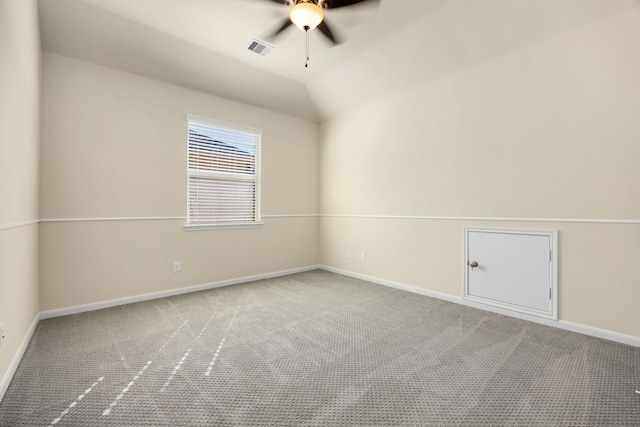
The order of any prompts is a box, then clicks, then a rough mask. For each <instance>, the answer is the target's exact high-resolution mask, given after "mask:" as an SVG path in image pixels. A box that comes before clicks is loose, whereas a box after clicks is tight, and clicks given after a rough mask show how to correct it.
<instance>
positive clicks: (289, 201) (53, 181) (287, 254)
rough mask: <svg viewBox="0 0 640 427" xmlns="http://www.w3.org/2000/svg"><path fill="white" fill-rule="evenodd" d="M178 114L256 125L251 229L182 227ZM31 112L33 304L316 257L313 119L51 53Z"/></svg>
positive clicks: (268, 269) (134, 291)
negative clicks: (37, 119)
mask: <svg viewBox="0 0 640 427" xmlns="http://www.w3.org/2000/svg"><path fill="white" fill-rule="evenodd" d="M276 95H277V94H274V96H276ZM186 114H196V115H200V116H204V117H209V118H213V119H216V120H222V121H226V122H231V123H237V124H241V125H246V126H250V127H254V128H260V129H263V151H262V215H263V222H264V226H263V227H262V228H261V229H243V230H216V231H199V232H185V231H184V230H183V226H184V224H185V219H184V217H185V216H186V163H185V161H186V118H185V115H186ZM42 115H43V118H42V148H41V177H42V190H41V196H40V203H41V209H40V213H41V218H42V219H43V223H42V224H41V238H40V269H41V287H40V288H41V292H40V310H41V311H46V310H52V309H58V308H65V307H70V306H75V305H81V304H88V303H94V302H100V301H105V300H110V299H116V298H123V297H130V296H136V295H141V294H145V293H151V292H158V291H165V290H172V289H178V288H181V287H187V286H194V285H200V284H206V283H211V282H217V281H222V280H228V279H235V278H242V277H247V276H253V275H260V274H269V273H273V272H278V271H286V270H290V269H297V268H303V267H307V266H312V265H315V264H316V262H317V246H318V245H317V226H318V220H317V218H316V217H314V216H307V215H309V214H315V213H317V211H318V206H317V202H318V197H317V196H318V189H317V187H318V141H317V139H318V125H317V124H316V123H314V122H310V121H305V120H301V119H296V118H293V117H289V116H285V115H281V114H278V113H273V112H269V111H266V110H262V109H258V108H254V107H249V106H246V105H243V104H239V103H236V102H231V101H227V100H223V99H220V98H216V97H212V96H209V95H205V94H202V93H198V92H194V91H190V90H187V89H183V88H179V87H176V86H172V85H168V84H165V83H160V82H157V81H154V80H149V79H145V78H142V77H138V76H135V75H131V74H127V73H123V72H120V71H116V70H112V69H108V68H105V67H100V66H96V65H92V64H88V63H85V62H82V61H77V60H73V59H70V58H66V57H63V56H59V55H54V54H50V53H44V54H43V96H42ZM122 218H140V219H137V220H118V221H116V220H115V219H122ZM80 219H82V220H80ZM60 220H70V221H60ZM84 220H89V221H84ZM173 261H181V262H182V272H180V273H173V272H172V263H173Z"/></svg>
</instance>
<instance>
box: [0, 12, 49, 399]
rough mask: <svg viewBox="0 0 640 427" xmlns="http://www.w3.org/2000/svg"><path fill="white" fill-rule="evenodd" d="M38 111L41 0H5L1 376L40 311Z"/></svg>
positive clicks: (0, 132) (0, 86)
mask: <svg viewBox="0 0 640 427" xmlns="http://www.w3.org/2000/svg"><path fill="white" fill-rule="evenodd" d="M39 115H40V36H39V33H38V14H37V10H36V2H35V1H34V0H21V1H15V0H0V323H2V322H4V327H5V336H6V338H5V341H4V342H3V344H2V347H0V379H2V378H4V375H5V374H6V373H7V370H8V369H9V365H10V364H11V362H12V360H13V359H14V357H15V356H16V354H17V353H18V351H19V349H20V345H21V343H22V341H23V339H24V338H25V336H26V335H27V331H28V330H29V327H30V326H31V324H32V323H33V321H34V319H35V317H36V314H37V313H38V248H37V245H38V224H37V222H36V221H37V220H38V140H39V129H40V116H39ZM3 385H4V384H3ZM3 392H4V390H2V387H1V386H0V396H1V395H2V394H3Z"/></svg>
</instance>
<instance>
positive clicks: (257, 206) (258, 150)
mask: <svg viewBox="0 0 640 427" xmlns="http://www.w3.org/2000/svg"><path fill="white" fill-rule="evenodd" d="M186 121H187V127H186V133H187V138H186V139H187V141H186V168H185V169H186V184H187V197H186V205H187V206H186V208H187V215H186V223H185V225H184V230H185V231H206V230H230V229H249V228H261V227H262V226H263V222H262V212H261V204H262V198H261V194H262V177H261V169H262V129H257V128H252V127H248V126H243V125H238V124H234V123H228V122H223V121H220V120H214V119H210V118H206V117H202V116H197V115H193V114H187V115H186ZM190 123H195V124H199V125H206V126H212V127H215V128H218V129H222V130H225V131H237V132H242V133H248V134H253V135H254V136H255V137H256V138H257V143H256V145H255V146H254V150H255V151H254V170H255V172H254V174H253V175H252V176H247V175H245V174H235V173H232V172H222V171H220V172H217V171H205V170H200V171H199V172H197V173H194V171H193V170H191V169H190V168H189V152H190V149H189V142H190V141H189V124H190ZM192 176H195V177H210V178H220V179H223V180H224V179H227V180H231V181H245V182H254V183H255V189H256V190H255V195H254V198H253V208H254V220H253V221H252V222H245V221H242V222H220V223H202V224H195V223H190V222H189V221H190V218H191V207H190V199H189V197H190V196H189V190H190V178H191V177H192Z"/></svg>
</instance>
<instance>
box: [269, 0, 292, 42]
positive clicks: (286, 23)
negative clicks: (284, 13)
mask: <svg viewBox="0 0 640 427" xmlns="http://www.w3.org/2000/svg"><path fill="white" fill-rule="evenodd" d="M274 1H275V0H274ZM291 25H293V22H291V20H290V19H289V18H287V19H285V20H284V21H282V25H281V26H280V27H278V29H277V30H276V31H275V32H274V33H272V34H271V35H270V36H269V37H268V38H273V37H275V36H277V35H278V34H280V33H281V32H283V31H284V30H286V29H287V28H289V27H290V26H291Z"/></svg>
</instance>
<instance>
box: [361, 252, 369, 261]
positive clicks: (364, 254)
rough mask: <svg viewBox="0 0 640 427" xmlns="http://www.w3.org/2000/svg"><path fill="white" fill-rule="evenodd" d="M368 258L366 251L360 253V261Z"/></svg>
mask: <svg viewBox="0 0 640 427" xmlns="http://www.w3.org/2000/svg"><path fill="white" fill-rule="evenodd" d="M366 260H367V253H366V252H362V253H361V254H360V261H366Z"/></svg>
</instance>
